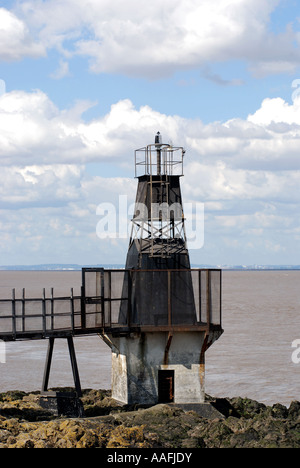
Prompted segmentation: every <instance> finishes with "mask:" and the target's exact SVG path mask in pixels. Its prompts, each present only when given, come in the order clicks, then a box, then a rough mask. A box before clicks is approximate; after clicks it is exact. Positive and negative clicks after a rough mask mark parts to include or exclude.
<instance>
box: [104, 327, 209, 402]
mask: <svg viewBox="0 0 300 468" xmlns="http://www.w3.org/2000/svg"><path fill="white" fill-rule="evenodd" d="M204 338H205V333H204V332H176V333H174V335H173V336H172V337H171V338H170V336H169V335H168V333H164V332H157V333H143V334H135V335H132V336H130V337H112V336H109V337H106V338H104V340H105V342H106V343H107V344H109V345H110V347H111V349H112V397H113V398H114V399H116V400H118V401H120V402H122V403H125V404H134V403H137V404H156V403H158V402H162V401H160V400H161V393H160V394H159V387H160V385H159V371H162V370H170V371H174V380H173V395H174V398H173V402H174V403H203V402H204V400H205V386H204V353H203V350H202V347H203V343H204ZM215 339H217V337H213V336H212V337H210V342H211V343H212V342H213V341H215ZM168 345H169V348H168ZM163 375H165V374H163V373H160V378H163V377H162V376H163ZM160 392H161V390H160Z"/></svg>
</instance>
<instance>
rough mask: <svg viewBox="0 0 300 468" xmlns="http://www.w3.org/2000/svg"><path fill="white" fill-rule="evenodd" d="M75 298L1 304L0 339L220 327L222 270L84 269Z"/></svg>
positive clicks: (18, 299)
mask: <svg viewBox="0 0 300 468" xmlns="http://www.w3.org/2000/svg"><path fill="white" fill-rule="evenodd" d="M82 279H83V281H82V292H81V295H80V296H74V294H73V289H71V292H70V296H68V297H55V295H54V290H53V289H52V290H51V293H50V296H46V292H45V289H44V290H43V293H42V297H41V298H37V299H32V298H27V297H26V292H25V290H24V289H23V291H22V294H21V295H20V296H18V297H17V295H16V290H15V289H13V290H12V297H11V299H3V300H0V339H2V340H6V341H9V340H21V339H42V338H49V337H54V338H55V337H60V336H61V337H66V336H75V335H83V334H98V333H104V332H105V333H107V332H115V333H122V332H124V333H128V332H130V331H132V330H136V329H139V330H142V331H143V330H144V331H147V330H148V331H164V330H170V329H177V330H183V329H184V330H210V329H221V270H195V269H193V270H104V269H102V268H100V269H99V268H84V269H83V270H82Z"/></svg>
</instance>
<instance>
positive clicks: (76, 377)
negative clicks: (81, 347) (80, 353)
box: [67, 336, 82, 397]
mask: <svg viewBox="0 0 300 468" xmlns="http://www.w3.org/2000/svg"><path fill="white" fill-rule="evenodd" d="M67 340H68V347H69V353H70V359H71V365H72V372H73V377H74V383H75V388H76V392H77V396H78V397H81V396H82V390H81V384H80V378H79V372H78V366H77V360H76V354H75V348H74V343H73V337H72V336H68V338H67Z"/></svg>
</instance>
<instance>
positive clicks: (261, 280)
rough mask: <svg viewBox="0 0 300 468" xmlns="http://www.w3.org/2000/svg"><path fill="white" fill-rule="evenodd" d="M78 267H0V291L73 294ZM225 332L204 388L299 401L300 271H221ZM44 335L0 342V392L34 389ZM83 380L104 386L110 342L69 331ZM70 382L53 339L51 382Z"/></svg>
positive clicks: (211, 355) (210, 357) (3, 294)
mask: <svg viewBox="0 0 300 468" xmlns="http://www.w3.org/2000/svg"><path fill="white" fill-rule="evenodd" d="M80 286H81V272H76V271H70V272H53V271H47V272H41V271H39V272H32V271H30V272H23V271H22V272H20V271H18V272H16V271H12V272H7V271H0V298H10V297H11V289H12V288H16V292H17V295H19V296H20V295H21V290H22V288H23V287H25V288H26V296H28V297H30V296H31V297H41V295H42V288H44V287H45V288H46V291H50V288H51V287H54V288H55V291H56V295H62V296H63V295H68V294H69V292H70V288H71V287H73V288H74V294H75V295H76V294H80ZM223 328H224V334H223V336H222V337H221V338H220V339H219V341H217V342H216V343H215V344H214V345H213V346H212V347H211V348H210V349H209V350H208V352H207V353H206V392H207V393H208V394H210V395H212V396H218V397H234V396H242V397H249V398H253V399H255V400H258V401H261V402H263V403H266V404H273V403H282V404H285V405H287V406H288V405H289V404H290V402H291V401H292V400H299V401H300V364H294V363H293V362H292V352H293V351H294V349H292V343H293V341H294V340H297V339H299V340H300V271H224V272H223ZM47 343H48V342H47V340H41V341H28V342H12V343H6V344H5V357H6V362H5V363H1V362H0V392H4V391H8V390H16V389H19V390H24V391H32V390H40V388H41V383H42V377H43V371H44V362H45V357H46V352H47ZM75 348H76V352H77V359H78V367H79V372H80V376H81V384H82V387H83V388H96V389H98V388H105V389H108V388H110V372H111V359H110V349H109V348H108V347H107V346H106V345H105V344H104V343H103V342H102V340H101V339H100V338H99V337H98V336H92V337H80V338H76V339H75ZM69 385H70V386H71V385H73V380H72V372H71V367H70V363H69V357H68V349H67V346H66V343H65V340H56V342H55V348H54V356H53V364H52V370H51V375H50V387H51V386H53V387H54V386H69Z"/></svg>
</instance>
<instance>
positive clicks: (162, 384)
mask: <svg viewBox="0 0 300 468" xmlns="http://www.w3.org/2000/svg"><path fill="white" fill-rule="evenodd" d="M174 374H175V372H174V371H173V370H159V371H158V402H159V403H173V402H174Z"/></svg>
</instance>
